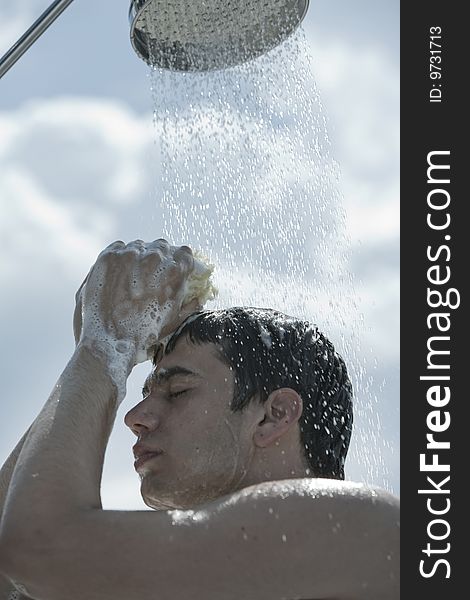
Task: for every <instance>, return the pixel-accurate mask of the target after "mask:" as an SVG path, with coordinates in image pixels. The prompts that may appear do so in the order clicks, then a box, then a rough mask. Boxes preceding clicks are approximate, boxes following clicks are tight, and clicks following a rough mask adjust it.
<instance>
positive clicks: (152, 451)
mask: <svg viewBox="0 0 470 600" xmlns="http://www.w3.org/2000/svg"><path fill="white" fill-rule="evenodd" d="M133 451H134V457H135V462H134V468H135V469H138V468H139V467H141V466H142V465H143V464H144V463H146V462H147V461H148V460H150V459H151V458H155V457H157V456H159V455H160V454H162V453H163V451H162V450H160V448H150V447H149V446H145V445H144V444H140V443H139V444H136V445H135V446H134V447H133Z"/></svg>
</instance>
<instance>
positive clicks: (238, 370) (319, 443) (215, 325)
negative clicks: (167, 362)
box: [164, 307, 353, 479]
mask: <svg viewBox="0 0 470 600" xmlns="http://www.w3.org/2000/svg"><path fill="white" fill-rule="evenodd" d="M182 337H186V338H187V339H188V340H189V341H190V342H191V343H193V344H204V343H208V342H209V343H212V344H215V345H216V348H217V353H218V355H219V357H220V360H221V361H222V362H224V363H225V364H226V365H228V366H229V367H230V368H231V369H232V370H233V372H234V377H235V391H234V397H233V400H232V403H231V409H232V411H233V412H236V411H241V410H243V409H244V408H245V407H246V406H248V404H249V402H250V401H251V400H253V399H254V398H256V397H258V399H259V401H260V402H265V401H266V399H267V398H268V396H269V394H270V393H271V392H272V391H274V390H276V389H278V388H281V387H289V388H292V389H294V390H295V391H296V392H297V393H298V394H299V395H300V397H301V398H302V401H303V407H304V408H303V412H302V415H301V417H300V419H299V428H300V441H301V444H302V446H303V448H304V455H305V461H304V462H306V463H307V466H308V468H310V469H311V470H312V472H313V476H314V477H328V478H332V479H344V462H345V459H346V454H347V451H348V447H349V441H350V438H351V431H352V422H353V411H352V386H351V382H350V380H349V377H348V374H347V370H346V366H345V364H344V361H343V359H342V358H341V357H340V356H339V354H338V353H337V352H336V351H335V349H334V347H333V345H332V343H331V342H330V341H329V340H328V339H327V338H326V337H325V336H324V335H323V334H322V333H320V332H319V331H318V329H317V327H316V326H315V325H311V324H310V323H309V322H307V321H302V320H299V319H295V318H294V317H289V316H287V315H285V314H283V313H281V312H278V311H275V310H272V309H264V308H239V307H235V308H228V309H224V310H213V311H212V310H206V311H201V312H198V313H195V314H194V315H191V316H190V317H189V318H188V319H186V321H185V322H184V323H183V324H182V325H181V326H180V327H179V329H177V330H176V331H175V332H174V333H173V334H172V335H171V336H170V337H169V339H168V340H167V342H166V346H165V348H164V354H165V355H166V354H169V353H170V352H171V351H172V350H173V349H174V347H175V345H176V343H177V342H178V340H179V339H180V338H182Z"/></svg>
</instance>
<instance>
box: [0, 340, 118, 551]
mask: <svg viewBox="0 0 470 600" xmlns="http://www.w3.org/2000/svg"><path fill="white" fill-rule="evenodd" d="M116 410H117V402H116V388H115V386H114V385H113V383H112V381H111V379H110V377H109V374H108V368H107V365H106V361H105V360H104V359H101V358H97V356H96V355H95V354H93V353H92V352H91V351H90V350H89V349H88V348H86V347H83V346H79V347H77V349H76V351H75V353H74V355H73V357H72V359H71V360H70V362H69V364H68V365H67V367H66V368H65V370H64V372H63V373H62V375H61V377H60V379H59V381H58V382H57V384H56V386H55V388H54V390H53V392H52V394H51V396H50V398H49V400H48V401H47V403H46V404H45V406H44V408H43V410H42V411H41V413H40V414H39V416H38V418H37V419H36V421H35V423H34V424H33V426H32V427H31V429H30V431H29V433H28V435H27V437H26V440H25V442H24V445H23V448H22V451H21V454H20V456H19V459H18V461H17V467H16V469H15V472H14V474H13V477H12V480H11V485H10V490H9V494H8V498H7V502H6V505H5V508H4V514H3V519H2V524H1V529H0V545H1V546H2V548H3V550H5V547H11V544H12V543H14V544H18V545H19V546H20V547H21V546H23V547H24V546H26V545H28V547H31V545H32V544H33V542H37V543H38V544H39V547H40V546H41V544H42V543H43V542H44V539H46V538H47V536H48V535H49V534H50V533H51V532H53V531H54V530H55V527H56V526H57V525H58V524H59V523H60V522H64V519H65V520H68V519H70V518H74V517H75V516H76V514H77V513H78V512H80V511H82V510H87V509H99V508H101V497H100V484H101V475H102V467H103V461H104V454H105V450H106V445H107V442H108V439H109V435H110V433H111V429H112V426H113V423H114V419H115V416H116ZM32 498H34V499H35V501H34V502H32V501H31V499H32ZM32 530H34V531H35V532H37V536H36V538H35V539H34V540H33V539H31V531H32Z"/></svg>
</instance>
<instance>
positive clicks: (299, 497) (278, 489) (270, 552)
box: [207, 479, 400, 600]
mask: <svg viewBox="0 0 470 600" xmlns="http://www.w3.org/2000/svg"><path fill="white" fill-rule="evenodd" d="M207 508H208V510H209V512H210V513H211V518H212V519H214V518H215V520H216V521H217V517H216V515H219V516H220V517H221V518H220V521H219V527H220V529H222V530H224V529H225V531H226V532H227V534H231V535H232V536H233V533H234V532H236V531H237V530H240V529H241V530H242V531H240V532H239V534H240V535H239V536H237V539H238V543H236V540H235V539H234V540H233V542H234V543H233V544H232V548H234V549H236V548H237V549H238V552H240V553H244V554H246V553H247V550H248V549H249V548H250V547H252V548H253V549H254V550H255V549H256V547H257V546H262V548H263V559H262V560H261V558H259V559H258V560H257V565H258V568H260V569H261V568H262V565H263V564H265V565H266V574H265V575H266V576H269V572H270V568H272V565H273V564H278V563H279V561H280V560H281V559H280V557H284V558H283V559H282V560H281V563H282V564H278V566H279V568H281V567H282V569H283V570H284V572H285V569H293V572H292V577H293V580H292V581H294V580H295V579H296V577H297V583H298V582H300V581H302V582H303V585H301V586H300V589H297V592H300V594H303V595H300V594H299V595H300V597H304V598H322V597H335V598H345V599H346V598H349V599H353V598H361V600H366V599H368V598H370V599H374V600H392V599H397V598H399V527H400V523H399V499H398V498H397V497H395V496H393V495H392V494H390V493H388V492H387V491H385V490H383V489H381V488H378V487H373V486H368V485H364V484H360V483H354V482H343V481H337V480H327V479H286V480H281V481H275V482H264V483H262V484H257V485H254V486H250V487H247V488H244V489H243V490H240V491H238V492H236V493H235V494H231V495H230V496H226V497H224V498H221V499H219V500H218V501H216V502H214V503H212V505H211V507H210V508H209V507H207ZM259 551H260V548H258V552H259ZM248 554H249V552H248ZM252 558H253V557H252ZM283 565H284V566H283ZM271 578H272V575H271ZM292 581H291V583H292ZM293 587H294V588H296V585H293ZM278 589H279V588H278ZM308 590H310V592H311V593H312V595H310V596H309V595H306V594H307V593H308Z"/></svg>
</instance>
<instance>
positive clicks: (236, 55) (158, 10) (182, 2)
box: [129, 0, 309, 71]
mask: <svg viewBox="0 0 470 600" xmlns="http://www.w3.org/2000/svg"><path fill="white" fill-rule="evenodd" d="M308 4H309V0H132V1H131V7H130V11H129V19H130V22H131V41H132V45H133V47H134V50H135V51H136V52H137V54H138V55H139V56H140V57H141V58H142V59H143V60H144V61H145V62H147V63H148V64H150V65H152V66H155V67H160V68H163V69H170V70H173V71H212V70H217V69H224V68H227V67H231V66H234V65H238V64H241V63H244V62H247V61H249V60H251V59H253V58H256V57H257V56H260V55H261V54H264V53H265V52H268V51H269V50H271V49H272V48H274V47H275V46H277V45H278V44H280V43H281V42H282V41H283V40H285V39H286V38H287V37H288V36H289V35H290V34H291V33H292V32H293V31H294V30H295V29H297V27H298V26H299V25H300V23H301V21H302V20H303V18H304V17H305V14H306V12H307V9H308Z"/></svg>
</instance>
